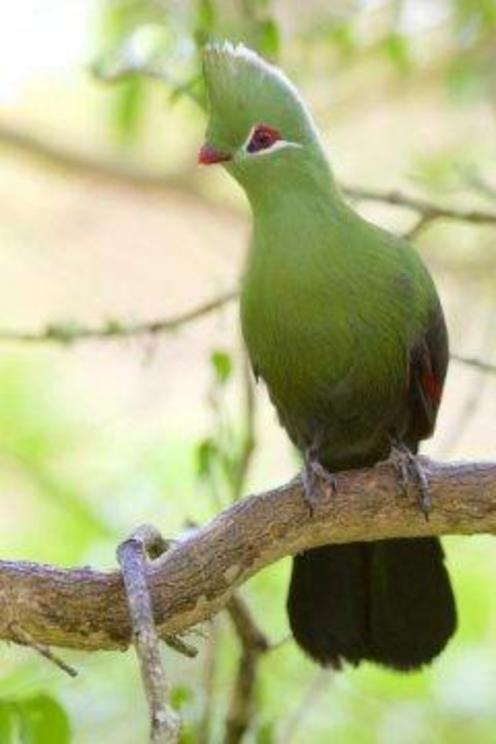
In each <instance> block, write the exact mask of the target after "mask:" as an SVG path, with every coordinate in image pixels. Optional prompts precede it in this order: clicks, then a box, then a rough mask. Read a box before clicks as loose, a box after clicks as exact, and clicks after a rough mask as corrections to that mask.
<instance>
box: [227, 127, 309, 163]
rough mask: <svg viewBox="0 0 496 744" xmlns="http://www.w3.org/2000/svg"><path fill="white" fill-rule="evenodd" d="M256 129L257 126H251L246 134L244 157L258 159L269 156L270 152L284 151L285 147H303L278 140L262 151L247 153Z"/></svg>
mask: <svg viewBox="0 0 496 744" xmlns="http://www.w3.org/2000/svg"><path fill="white" fill-rule="evenodd" d="M256 129H257V125H255V126H253V127H252V128H251V129H250V132H249V134H248V137H247V138H246V140H245V142H244V144H243V146H242V150H243V152H244V153H245V155H249V157H250V158H258V157H261V156H262V155H269V154H270V153H271V152H275V151H276V150H284V149H285V148H287V147H303V145H300V144H299V143H298V142H289V140H283V139H278V140H276V141H275V142H273V143H272V144H271V145H269V147H264V148H263V149H262V150H255V151H254V152H249V150H248V145H249V144H250V142H251V138H252V137H253V135H254V134H255V131H256Z"/></svg>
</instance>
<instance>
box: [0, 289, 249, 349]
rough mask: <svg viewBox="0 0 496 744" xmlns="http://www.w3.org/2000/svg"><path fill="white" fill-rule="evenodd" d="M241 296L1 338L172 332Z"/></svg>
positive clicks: (61, 339) (62, 339)
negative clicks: (161, 314) (145, 317)
mask: <svg viewBox="0 0 496 744" xmlns="http://www.w3.org/2000/svg"><path fill="white" fill-rule="evenodd" d="M237 295H238V293H237V291H236V290H231V291H229V292H224V293H223V294H221V295H218V296H217V297H214V298H213V299H211V300H208V302H205V303H202V304H201V305H198V306H197V307H194V308H192V309H191V310H186V311H185V312H183V313H178V314H177V315H172V316H171V317H169V318H160V319H158V320H151V321H144V322H142V323H130V324H125V323H121V322H120V321H118V320H110V321H108V322H107V323H105V324H104V325H102V326H97V327H95V328H91V327H87V326H82V325H77V324H73V323H65V324H64V323H54V324H50V325H48V326H47V327H46V328H44V329H42V330H41V331H0V341H12V342H17V341H20V342H23V343H46V342H56V343H62V344H73V343H75V342H77V341H88V340H95V339H111V338H114V339H115V338H117V339H122V338H133V337H137V336H155V335H157V334H160V333H172V332H174V331H177V330H179V328H182V326H184V325H187V324H188V323H192V322H193V321H195V320H199V319H200V318H203V317H204V316H205V315H209V314H210V313H213V312H215V311H216V310H220V309H221V308H222V307H224V306H225V305H227V304H228V303H229V302H232V300H234V299H235V298H236V297H237Z"/></svg>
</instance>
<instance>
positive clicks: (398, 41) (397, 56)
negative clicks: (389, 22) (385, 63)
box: [381, 32, 412, 73]
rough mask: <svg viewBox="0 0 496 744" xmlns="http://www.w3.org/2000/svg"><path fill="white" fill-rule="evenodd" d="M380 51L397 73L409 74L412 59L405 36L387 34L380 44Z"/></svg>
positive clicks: (394, 33)
mask: <svg viewBox="0 0 496 744" xmlns="http://www.w3.org/2000/svg"><path fill="white" fill-rule="evenodd" d="M381 49H382V51H383V52H384V53H385V54H386V56H387V57H389V59H390V60H391V62H392V63H393V64H394V65H395V66H396V67H397V68H398V70H399V72H402V73H407V72H410V70H411V68H412V57H411V54H410V46H409V44H408V40H407V39H406V37H405V36H403V35H402V34H398V33H396V32H393V33H391V34H388V35H387V36H386V37H385V38H384V39H383V40H382V42H381Z"/></svg>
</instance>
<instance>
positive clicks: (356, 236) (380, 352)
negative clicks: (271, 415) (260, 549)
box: [241, 202, 436, 464]
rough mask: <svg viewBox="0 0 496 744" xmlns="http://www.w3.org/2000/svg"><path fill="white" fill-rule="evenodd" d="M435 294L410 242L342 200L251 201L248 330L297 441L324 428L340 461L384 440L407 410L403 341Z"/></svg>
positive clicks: (244, 309) (412, 335) (417, 327)
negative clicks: (330, 203) (260, 205)
mask: <svg viewBox="0 0 496 744" xmlns="http://www.w3.org/2000/svg"><path fill="white" fill-rule="evenodd" d="M431 295H432V296H433V298H435V296H436V295H435V290H434V289H433V286H432V283H431V281H430V278H429V275H428V274H427V272H426V270H425V269H424V267H423V265H422V264H421V262H420V260H419V259H418V258H417V256H416V254H415V253H414V251H413V250H412V249H411V248H409V246H406V245H404V244H403V243H401V241H399V240H397V239H395V238H393V236H390V235H388V234H387V233H385V232H383V231H381V230H379V229H378V228H375V227H373V226H372V225H370V224H369V223H367V222H365V221H364V220H362V219H361V218H359V217H358V216H357V215H355V214H354V213H353V212H352V211H351V210H349V209H348V208H347V207H346V206H345V205H343V204H341V205H340V206H339V207H337V208H334V209H331V208H330V207H329V208H328V209H327V208H326V206H325V205H316V204H311V203H310V204H308V205H305V204H301V203H297V202H296V203H295V204H294V209H293V210H291V209H288V208H285V209H279V210H278V209H277V205H276V207H275V208H274V209H272V210H271V209H269V210H267V209H260V210H259V213H258V214H257V207H256V205H255V208H254V236H253V243H252V248H251V251H250V254H249V257H248V261H247V266H246V271H245V275H244V281H243V287H242V298H241V319H242V329H243V335H244V338H245V342H246V345H247V348H248V351H249V354H250V357H251V360H252V363H253V366H254V368H255V370H256V372H257V373H258V374H259V375H260V376H261V377H262V378H263V380H264V381H265V383H266V384H267V387H268V389H269V393H270V395H271V398H272V400H273V401H274V403H275V405H276V407H277V409H278V411H279V414H280V417H281V420H282V422H283V424H284V425H285V426H286V428H287V429H288V432H289V434H290V436H291V437H292V438H293V440H294V441H295V442H296V443H297V444H298V445H299V446H301V447H305V446H310V445H312V444H313V443H314V440H315V439H318V440H319V442H318V443H317V444H318V446H319V447H320V446H321V445H320V442H321V441H322V442H323V444H322V446H323V447H324V448H326V447H327V446H329V447H332V448H333V451H334V452H335V453H336V458H337V459H336V463H337V464H339V463H341V461H342V460H343V458H342V457H341V456H340V454H339V451H340V449H342V450H343V452H344V451H345V450H346V451H347V452H349V451H350V449H353V448H358V449H360V448H362V449H363V448H364V447H365V449H367V448H368V447H372V448H373V447H374V446H375V444H374V442H375V443H376V444H377V446H379V444H378V442H379V439H380V440H381V443H383V440H384V437H387V433H388V430H389V429H390V428H391V426H392V422H393V421H394V419H396V418H398V417H400V416H401V410H400V409H401V406H402V404H403V400H404V397H405V389H406V384H407V376H408V352H409V349H410V348H411V346H412V345H413V343H414V342H415V339H416V337H417V336H418V335H419V334H420V332H421V329H422V328H423V326H424V324H425V316H426V314H427V312H428V310H429V307H430V304H431V299H432V297H431ZM331 440H332V444H331ZM381 446H382V445H381ZM351 459H353V458H351ZM344 461H346V457H344ZM331 464H334V463H331Z"/></svg>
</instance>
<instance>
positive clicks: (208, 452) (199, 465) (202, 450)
mask: <svg viewBox="0 0 496 744" xmlns="http://www.w3.org/2000/svg"><path fill="white" fill-rule="evenodd" d="M218 452H219V451H218V448H217V445H216V444H215V442H214V441H213V440H212V439H210V438H207V439H203V440H202V441H201V442H200V443H199V444H198V446H197V448H196V472H197V473H198V476H199V477H200V478H205V477H206V476H207V475H209V473H210V470H211V467H212V461H213V460H214V458H215V457H217V455H218Z"/></svg>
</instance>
